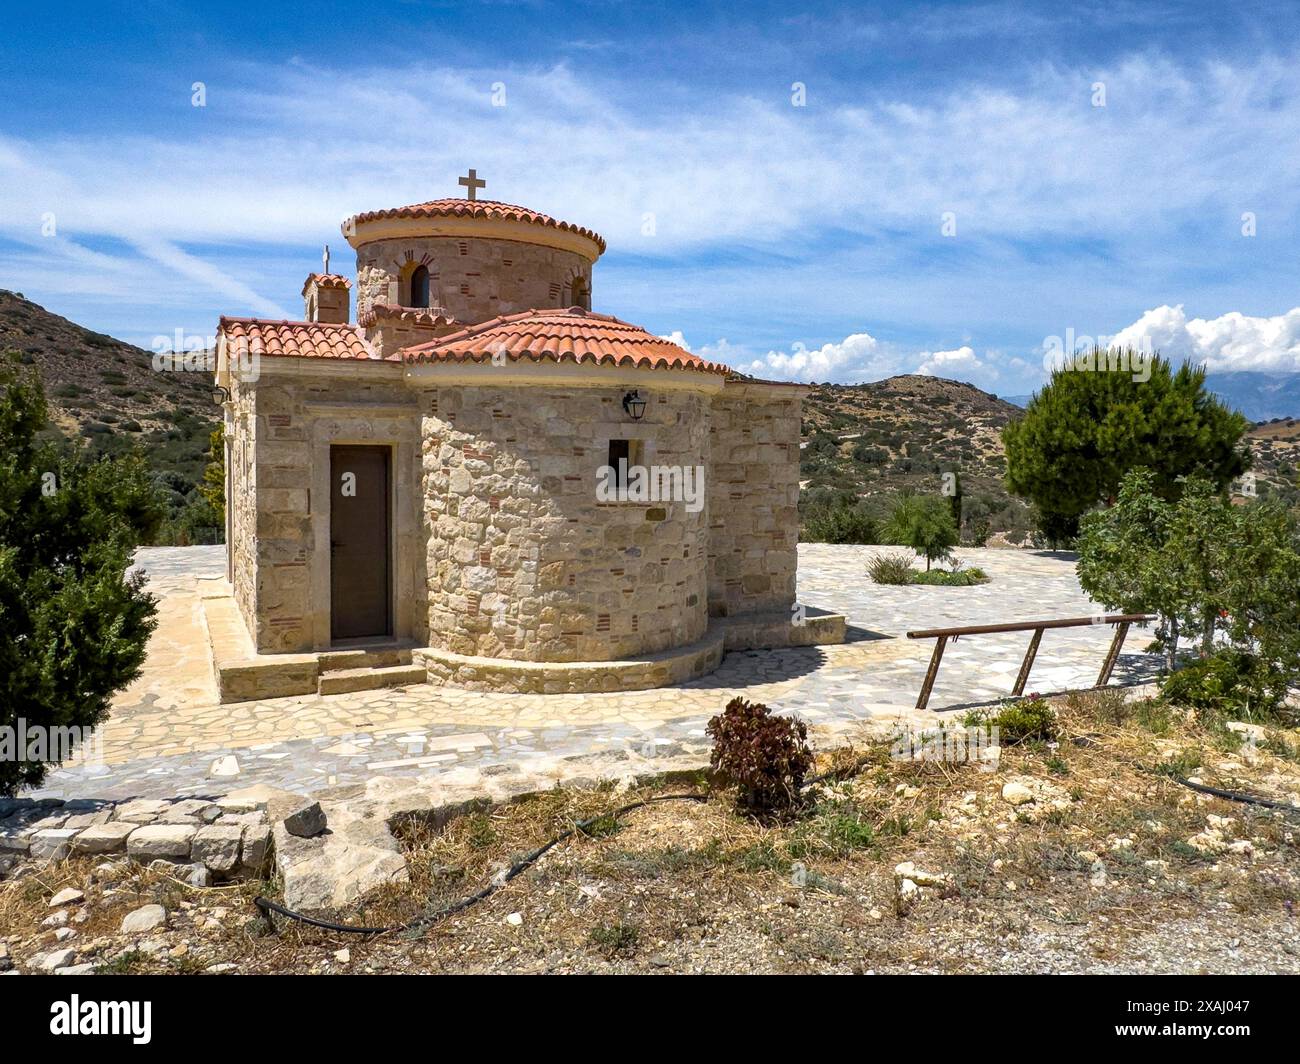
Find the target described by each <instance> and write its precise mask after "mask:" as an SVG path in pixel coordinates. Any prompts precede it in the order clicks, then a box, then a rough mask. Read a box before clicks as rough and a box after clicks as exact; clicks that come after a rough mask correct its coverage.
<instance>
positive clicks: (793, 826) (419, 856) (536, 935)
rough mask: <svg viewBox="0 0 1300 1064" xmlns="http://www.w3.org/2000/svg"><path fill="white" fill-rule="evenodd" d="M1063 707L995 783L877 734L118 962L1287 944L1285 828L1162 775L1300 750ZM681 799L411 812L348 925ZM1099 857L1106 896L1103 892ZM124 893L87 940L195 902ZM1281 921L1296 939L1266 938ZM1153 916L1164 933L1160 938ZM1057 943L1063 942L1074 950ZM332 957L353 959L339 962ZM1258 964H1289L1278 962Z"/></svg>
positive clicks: (697, 958)
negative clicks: (806, 776) (911, 887)
mask: <svg viewBox="0 0 1300 1064" xmlns="http://www.w3.org/2000/svg"><path fill="white" fill-rule="evenodd" d="M1056 708H1057V711H1058V714H1059V721H1058V723H1059V732H1060V735H1059V741H1058V742H1056V743H1053V744H1048V743H1044V742H1038V741H1027V742H1024V743H1021V744H1019V745H1017V746H1015V747H1007V748H1004V750H1003V753H1002V767H1001V770H1000V771H998V772H987V773H986V772H981V771H979V770H978V768H977V767H975V766H973V765H958V764H939V763H925V762H898V761H894V760H891V758H890V754H889V744H888V743H879V742H868V743H864V744H862V745H860V746H859V747H858V748H857V749H849V748H845V749H840V750H837V751H835V752H834V753H833V754H831V755H830V756H828V757H824V758H822V759H821V763H820V764H819V765H818V768H819V770H820V771H823V772H826V771H836V770H838V771H839V772H840V773H841V774H842V775H843V776H844V777H845V778H842V779H839V780H838V781H836V780H835V779H832V780H831V781H828V782H827V783H825V784H822V785H819V786H817V787H816V788H814V789H813V794H812V800H811V801H810V804H809V807H808V808H807V809H806V810H804V811H803V812H802V814H801V815H799V816H797V817H795V818H792V819H791V820H789V821H788V822H785V823H781V824H775V825H765V824H760V823H758V822H756V821H754V820H751V819H748V818H746V817H742V816H738V815H737V814H736V813H735V812H734V810H733V808H732V806H731V804H730V803H729V801H728V800H727V796H726V795H724V794H719V795H714V796H713V797H712V798H711V800H709V801H707V802H704V803H690V802H671V803H663V804H658V805H652V806H649V807H646V808H642V809H638V810H636V811H634V812H632V813H630V814H628V815H627V816H625V817H624V818H623V819H622V820H621V821H620V822H619V823H617V824H615V823H613V822H612V821H610V820H604V821H600V822H598V823H597V824H596V825H595V826H594V827H593V828H592V830H590V831H589V832H587V833H580V834H577V835H575V836H574V837H572V838H570V839H568V840H567V841H565V842H562V843H561V844H560V845H559V846H557V847H555V848H554V849H553V850H551V851H550V852H549V853H548V854H547V855H546V856H545V857H543V858H542V859H541V860H540V861H539V862H538V863H537V864H536V865H534V866H533V867H532V868H530V869H529V870H528V871H526V872H524V873H523V874H522V875H520V876H518V877H517V878H516V879H514V880H512V881H511V882H509V883H508V884H506V885H504V886H502V887H501V888H500V889H499V890H498V891H497V892H496V893H494V894H493V895H492V896H490V897H489V898H487V899H486V900H485V901H483V902H482V903H480V904H478V905H476V906H474V907H473V908H472V909H470V910H468V911H466V912H462V913H458V914H456V915H454V916H452V917H450V918H448V919H446V920H443V921H440V922H437V923H435V924H433V925H432V926H431V927H428V928H427V929H426V930H424V931H423V932H422V933H421V934H420V935H418V936H413V935H408V934H402V933H395V934H387V935H383V936H379V937H374V938H362V937H357V936H344V935H340V934H337V933H330V932H325V931H320V930H315V929H312V928H308V927H304V926H302V925H298V924H293V923H290V922H287V921H277V929H278V930H277V932H276V933H275V934H270V933H268V932H267V929H266V927H265V926H264V925H263V924H262V923H261V922H260V921H259V920H257V919H256V918H255V917H254V910H253V909H252V907H251V905H250V904H249V902H250V901H251V894H252V888H239V889H237V890H235V891H231V892H229V897H228V898H227V899H225V900H223V901H221V902H220V904H223V905H226V904H228V905H229V910H230V912H229V918H228V919H227V920H226V921H224V924H223V928H222V930H221V931H220V933H214V932H204V933H203V934H202V935H199V934H191V935H189V938H190V939H191V945H190V949H189V952H188V953H187V954H186V955H184V956H182V957H181V958H172V957H169V956H163V957H153V958H142V957H137V956H130V955H129V954H127V970H151V971H159V970H171V971H176V970H186V969H187V967H188V970H195V969H197V968H198V967H199V965H200V964H202V965H207V964H212V963H216V962H217V961H223V962H228V963H234V964H237V965H238V967H239V970H241V971H342V970H353V971H357V970H360V971H379V972H402V971H470V972H478V971H484V972H486V971H519V972H528V971H555V972H569V971H616V972H618V971H629V972H630V971H778V972H810V971H854V970H875V971H910V970H926V971H943V972H947V971H953V972H958V971H962V972H965V971H990V970H1059V969H1061V968H1066V969H1068V970H1078V969H1080V968H1089V967H1091V968H1099V967H1100V968H1103V969H1109V968H1125V970H1128V969H1127V967H1126V966H1128V965H1130V964H1131V963H1132V962H1131V960H1130V958H1131V956H1132V955H1133V950H1135V949H1136V948H1137V944H1138V943H1142V944H1144V945H1143V953H1142V955H1143V957H1154V959H1153V960H1151V959H1148V960H1145V961H1144V962H1143V963H1149V964H1154V965H1156V966H1157V967H1158V966H1159V965H1161V964H1164V965H1166V969H1165V970H1186V969H1187V968H1192V969H1193V970H1194V969H1195V968H1196V962H1193V961H1192V960H1191V959H1189V957H1188V955H1187V951H1188V948H1189V947H1187V946H1186V945H1185V940H1186V939H1187V938H1188V935H1189V934H1190V935H1191V936H1192V938H1193V939H1194V941H1195V942H1196V943H1197V944H1198V945H1199V944H1200V943H1202V942H1204V943H1210V944H1213V943H1216V942H1220V941H1226V939H1225V938H1224V935H1225V932H1224V931H1223V930H1222V928H1223V927H1225V926H1226V927H1228V928H1230V929H1231V928H1236V927H1238V926H1245V925H1240V924H1238V923H1236V922H1237V921H1241V920H1242V919H1243V917H1246V918H1248V919H1247V920H1246V925H1248V926H1249V927H1251V928H1253V929H1258V930H1259V931H1260V934H1261V935H1262V936H1263V937H1264V938H1265V939H1266V940H1267V942H1268V943H1269V944H1268V945H1266V946H1263V947H1261V949H1263V950H1265V951H1267V950H1276V951H1284V950H1285V948H1286V947H1285V939H1286V935H1285V934H1284V933H1283V932H1284V931H1285V929H1286V928H1287V927H1289V926H1290V925H1289V923H1288V921H1290V920H1291V919H1292V917H1291V916H1290V913H1291V912H1293V911H1294V906H1295V904H1296V898H1297V893H1298V889H1300V888H1298V877H1297V871H1298V869H1300V854H1297V850H1296V842H1295V840H1294V832H1295V828H1296V826H1297V825H1296V822H1295V818H1293V819H1292V820H1291V821H1288V820H1287V818H1286V817H1285V816H1283V815H1281V814H1279V813H1276V812H1272V811H1268V810H1264V809H1260V808H1256V807H1251V806H1246V805H1241V804H1237V803H1229V802H1224V801H1220V800H1218V799H1212V798H1205V797H1203V796H1199V795H1196V794H1194V793H1193V792H1191V791H1189V790H1188V789H1187V788H1186V787H1183V786H1181V785H1179V784H1177V783H1176V782H1174V781H1173V780H1172V779H1170V778H1169V776H1168V775H1167V774H1165V771H1164V769H1166V768H1167V767H1168V766H1170V765H1175V766H1180V767H1182V768H1184V769H1186V770H1187V771H1194V772H1196V773H1197V775H1198V776H1199V777H1200V778H1203V779H1205V780H1206V781H1207V782H1212V783H1216V784H1220V785H1226V786H1228V787H1231V788H1235V789H1241V790H1247V791H1253V792H1257V793H1263V794H1268V795H1271V796H1274V797H1282V798H1284V799H1285V798H1286V796H1287V795H1288V794H1290V793H1294V792H1296V791H1300V769H1298V768H1297V765H1296V763H1295V761H1294V759H1288V758H1287V757H1285V756H1278V755H1277V754H1275V753H1272V752H1271V751H1270V746H1269V744H1261V746H1260V749H1259V752H1258V755H1257V756H1256V757H1255V760H1254V761H1250V762H1248V761H1247V760H1246V759H1245V758H1244V757H1242V756H1241V752H1240V751H1238V750H1237V749H1236V747H1235V745H1234V744H1235V743H1236V742H1238V741H1239V740H1238V739H1237V737H1235V736H1232V734H1231V733H1226V732H1225V731H1224V730H1223V729H1222V728H1221V727H1220V726H1218V725H1217V724H1213V723H1207V722H1203V721H1199V720H1197V719H1196V718H1194V717H1191V718H1189V717H1188V716H1187V715H1185V714H1182V713H1180V712H1170V711H1168V710H1166V709H1163V708H1161V707H1158V706H1156V705H1152V704H1147V703H1133V702H1130V701H1128V700H1126V699H1124V698H1123V697H1121V696H1119V695H1117V694H1114V693H1100V694H1094V695H1074V696H1070V697H1068V698H1065V699H1061V700H1057V701H1056ZM1276 739H1277V742H1278V743H1279V744H1282V745H1281V746H1280V749H1282V750H1286V749H1290V747H1289V746H1286V745H1285V744H1287V743H1291V744H1295V743H1296V736H1295V735H1294V734H1290V735H1279V736H1277V737H1276ZM1192 765H1196V766H1198V767H1196V768H1194V769H1192V768H1188V766H1192ZM1012 776H1014V777H1017V778H1025V779H1029V780H1033V781H1039V782H1040V783H1041V784H1042V785H1044V786H1049V787H1051V788H1055V790H1054V791H1053V793H1054V794H1056V795H1058V796H1059V801H1058V802H1057V803H1056V804H1057V806H1058V808H1055V809H1048V808H1045V807H1044V804H1042V803H1040V804H1039V805H1036V806H1030V807H1024V806H1022V807H1012V806H1011V805H1009V804H1008V803H1006V802H1005V801H1003V800H1002V798H1001V793H1000V792H1001V788H1002V786H1003V784H1004V783H1005V782H1006V781H1007V780H1008V778H1009V777H1012ZM696 782H698V783H701V784H702V782H703V781H696ZM691 789H693V787H692V786H691V785H690V782H687V783H683V782H682V781H681V780H673V781H667V780H664V781H656V782H654V783H652V784H648V785H646V786H645V787H643V788H641V789H640V790H636V791H632V792H624V793H616V792H615V791H614V790H613V789H612V788H604V789H595V790H577V791H573V790H556V791H553V792H548V793H545V794H540V795H534V796H531V797H528V798H525V799H522V800H519V801H516V802H512V803H509V804H505V805H496V806H489V805H486V804H479V805H477V806H472V807H470V808H468V809H466V810H465V811H464V812H463V814H462V815H460V816H458V817H456V818H454V819H452V820H451V821H450V822H449V823H446V824H442V825H434V824H429V823H426V822H422V821H420V820H411V821H408V822H407V823H405V824H403V825H401V826H400V828H399V829H398V830H399V834H400V837H401V840H402V842H403V844H404V846H405V847H406V853H407V857H408V860H409V866H410V873H411V883H410V885H409V887H405V888H392V889H389V890H386V891H382V892H380V893H378V894H377V895H375V896H373V897H371V898H370V899H368V900H367V903H366V904H365V905H364V906H359V907H357V908H356V909H355V910H353V911H351V912H349V913H344V914H340V915H341V916H342V917H343V918H345V919H347V920H350V921H354V922H358V923H366V924H390V923H402V922H405V921H409V920H411V919H412V918H415V917H417V916H419V915H421V914H424V913H429V912H436V911H438V910H440V909H442V908H443V907H445V906H446V905H448V904H449V903H451V902H453V901H455V900H458V899H460V898H462V897H465V896H467V895H469V894H472V893H473V892H474V891H476V890H478V889H479V888H480V887H481V886H483V885H484V884H486V883H488V882H490V881H491V880H492V878H493V877H494V876H496V875H499V874H500V872H501V871H502V870H503V869H505V868H508V867H510V865H512V864H513V863H514V862H515V861H517V860H518V859H519V858H520V857H521V856H522V855H524V854H525V853H528V852H529V851H531V850H533V849H535V848H537V847H538V846H540V845H541V844H543V843H544V842H546V841H548V840H549V839H551V838H552V837H554V836H555V835H556V834H558V833H560V832H562V831H565V830H569V829H572V828H573V827H574V825H575V824H576V823H577V822H579V821H583V820H586V819H588V818H591V817H598V816H600V814H602V813H608V812H609V811H611V810H613V809H615V808H617V807H618V806H621V805H624V804H627V803H629V802H631V801H634V800H636V799H637V798H639V797H645V796H652V795H658V794H664V793H670V792H682V791H686V790H691ZM1207 814H1215V815H1218V816H1224V817H1231V818H1233V824H1234V825H1235V826H1234V829H1233V832H1232V834H1233V837H1234V838H1238V839H1243V840H1250V842H1251V844H1252V846H1253V849H1254V853H1253V855H1248V854H1236V853H1222V854H1215V855H1207V854H1205V853H1203V852H1201V851H1199V850H1197V849H1195V848H1194V847H1193V846H1191V845H1189V844H1188V842H1187V840H1188V839H1189V838H1191V837H1193V836H1195V835H1196V834H1197V833H1198V832H1201V831H1203V830H1204V829H1205V827H1206V816H1207ZM1098 859H1100V860H1101V861H1102V862H1104V867H1105V873H1106V884H1105V886H1104V887H1100V886H1095V885H1094V884H1093V883H1092V877H1093V875H1094V873H1095V862H1096V861H1097V860H1098ZM903 861H912V862H914V863H915V864H916V866H917V867H919V868H922V869H926V870H930V871H933V872H944V873H948V874H949V876H950V877H951V878H950V880H949V881H948V882H947V884H946V885H943V886H939V887H932V888H931V887H927V888H925V889H924V890H923V891H922V900H921V902H920V903H919V904H918V905H916V906H915V907H909V906H904V905H901V904H899V903H898V900H897V891H896V884H895V876H894V873H893V869H894V866H895V865H896V864H898V863H899V862H903ZM1151 862H1163V863H1162V864H1159V863H1155V864H1153V863H1151ZM85 876H86V867H85V865H81V864H77V863H68V864H65V865H60V866H55V867H53V868H50V869H47V870H45V871H43V872H41V873H40V874H39V877H31V878H29V879H28V880H25V881H21V882H20V883H18V884H15V885H13V886H11V887H9V888H8V889H6V890H5V891H3V892H2V893H0V923H3V924H4V925H6V926H9V927H16V928H19V929H21V930H20V933H22V934H24V935H29V936H31V937H32V938H33V939H37V940H39V938H40V935H39V934H38V933H37V932H36V926H37V925H38V924H39V918H41V917H43V916H44V915H45V913H46V912H47V911H48V910H47V909H46V908H45V899H47V898H48V896H49V895H50V894H51V893H53V892H54V891H55V890H57V889H59V887H60V886H63V885H66V884H68V883H74V884H75V885H78V886H83V883H84V879H85ZM268 889H270V890H271V891H274V889H275V885H274V884H271V885H269V888H268ZM121 890H122V893H121V894H120V896H114V897H113V898H111V899H107V900H106V901H104V902H100V901H96V902H95V904H94V906H93V908H96V909H97V908H99V906H100V905H101V904H102V905H103V908H104V911H103V912H102V913H97V914H96V915H95V916H94V917H93V919H94V920H96V921H97V922H96V923H95V924H94V925H89V924H88V925H87V926H86V927H84V928H83V930H82V931H81V934H82V935H83V936H84V937H90V936H91V935H92V934H100V933H107V932H108V931H109V930H110V929H111V928H112V927H113V926H114V921H117V920H120V918H121V915H122V913H123V912H124V911H129V908H132V907H135V906H136V905H138V904H143V903H144V902H145V901H148V900H160V901H163V902H164V904H168V905H170V906H178V907H183V906H185V905H186V904H190V905H193V904H194V901H195V899H196V898H200V900H201V896H200V895H199V894H198V892H192V891H189V890H188V888H186V887H184V886H183V885H181V884H178V883H176V882H175V881H171V880H168V879H166V878H165V877H160V876H159V875H158V874H157V873H153V872H142V873H140V874H139V875H138V876H136V877H134V878H133V879H132V880H131V881H130V884H129V886H124V887H123V888H121ZM88 894H89V891H88ZM202 907H209V908H210V904H209V903H208V902H206V901H202ZM199 911H201V910H196V913H197V912H199ZM195 919H196V921H197V922H198V923H202V920H201V919H199V918H198V917H197V916H196V917H195ZM1180 920H1182V921H1190V924H1189V925H1188V926H1190V927H1191V928H1192V930H1191V931H1190V932H1189V931H1187V930H1185V929H1184V928H1183V926H1182V925H1181V924H1178V923H1177V922H1178V921H1180ZM1216 921H1217V922H1216ZM1278 921H1281V922H1282V924H1281V925H1278V926H1280V927H1282V930H1281V931H1278V930H1276V928H1275V929H1274V930H1273V931H1268V932H1267V933H1265V929H1269V928H1274V927H1275V925H1277V924H1278ZM1164 928H1169V929H1170V930H1169V933H1168V936H1169V938H1170V939H1171V944H1168V945H1165V946H1160V947H1159V948H1156V947H1151V946H1150V942H1151V936H1152V935H1153V934H1156V935H1158V934H1159V933H1161V930H1162V929H1164ZM1233 933H1236V932H1233ZM171 934H173V936H175V934H176V932H172V933H171ZM1291 934H1292V935H1293V934H1294V932H1293V931H1292V932H1291ZM1061 942H1069V943H1070V945H1069V951H1070V952H1068V953H1065V954H1062V953H1060V952H1059V950H1060V949H1061V948H1062V947H1060V946H1059V943H1061ZM341 947H347V948H348V949H349V950H350V954H351V956H350V959H349V960H348V961H347V962H342V961H338V960H337V959H336V958H335V951H337V950H339V949H340V948H341ZM43 948H49V947H48V946H46V947H43ZM1206 948H1209V947H1208V946H1207V947H1206ZM1054 951H1056V952H1054ZM1162 951H1163V952H1162ZM107 953H108V955H111V953H112V951H111V950H109V951H107ZM1201 963H1202V964H1204V963H1210V962H1201ZM1213 963H1215V964H1217V963H1219V962H1218V961H1217V960H1215V961H1213ZM1257 963H1258V964H1259V965H1260V966H1263V967H1270V966H1271V967H1273V968H1279V967H1280V968H1282V969H1286V970H1297V969H1300V958H1297V957H1296V956H1295V955H1294V954H1293V953H1286V952H1278V953H1277V955H1276V956H1274V955H1272V954H1268V955H1267V956H1266V955H1265V954H1263V953H1261V954H1260V955H1259V957H1258V958H1257ZM1288 965H1289V966H1290V967H1289V969H1288Z"/></svg>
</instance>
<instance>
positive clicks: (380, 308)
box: [360, 303, 460, 328]
mask: <svg viewBox="0 0 1300 1064" xmlns="http://www.w3.org/2000/svg"><path fill="white" fill-rule="evenodd" d="M381 321H403V322H407V323H409V324H412V325H434V326H455V325H458V324H460V323H459V322H457V321H456V319H455V318H453V317H450V316H449V315H447V314H442V313H439V312H436V311H433V310H430V309H428V308H427V307H399V306H395V305H393V304H392V303H371V304H370V309H369V310H367V311H366V312H365V313H364V314H362V315H361V318H360V324H361V325H363V326H365V327H366V328H370V326H372V325H374V324H376V323H377V322H381Z"/></svg>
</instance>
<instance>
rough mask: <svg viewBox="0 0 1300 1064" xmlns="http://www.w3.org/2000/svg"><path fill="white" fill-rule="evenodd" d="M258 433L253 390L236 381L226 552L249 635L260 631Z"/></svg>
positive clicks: (230, 434)
mask: <svg viewBox="0 0 1300 1064" xmlns="http://www.w3.org/2000/svg"><path fill="white" fill-rule="evenodd" d="M255 433H256V422H255V420H254V418H253V392H252V389H251V388H250V387H249V386H247V385H245V384H243V383H241V382H240V381H238V380H236V381H235V382H234V384H233V391H232V394H231V410H230V420H229V421H228V422H227V426H226V434H227V436H228V437H229V439H230V462H229V469H228V479H227V488H226V491H227V494H226V507H227V509H228V510H229V511H230V537H229V542H228V543H227V544H226V551H227V553H228V554H229V559H230V570H231V575H232V581H231V582H232V585H233V587H234V596H235V603H236V604H237V605H238V607H239V612H240V614H241V615H242V616H243V618H244V624H245V626H247V628H248V630H249V631H250V632H252V631H255V630H256V627H257V622H256V618H257V549H256V532H257V502H256V495H255V493H256V483H255V480H254V467H253V454H254V450H253V445H254V439H255Z"/></svg>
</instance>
